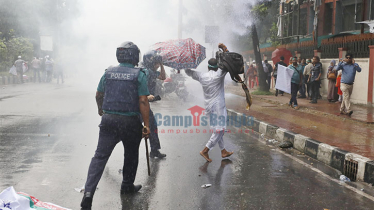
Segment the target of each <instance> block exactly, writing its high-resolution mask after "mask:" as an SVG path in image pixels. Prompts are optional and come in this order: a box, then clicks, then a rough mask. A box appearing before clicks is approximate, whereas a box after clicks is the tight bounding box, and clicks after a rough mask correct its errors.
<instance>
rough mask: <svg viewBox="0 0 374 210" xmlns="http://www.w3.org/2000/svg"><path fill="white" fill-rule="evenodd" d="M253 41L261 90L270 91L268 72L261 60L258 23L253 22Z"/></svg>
mask: <svg viewBox="0 0 374 210" xmlns="http://www.w3.org/2000/svg"><path fill="white" fill-rule="evenodd" d="M251 34H252V42H253V51H254V54H255V60H256V67H257V73H258V77H259V80H260V81H259V83H260V84H259V85H260V90H261V91H269V86H268V85H267V84H266V77H267V74H266V73H265V71H264V68H263V66H262V61H261V52H260V42H259V40H258V35H257V29H256V25H255V24H254V23H253V24H252V26H251Z"/></svg>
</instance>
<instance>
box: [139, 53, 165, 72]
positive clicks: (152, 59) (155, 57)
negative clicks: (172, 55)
mask: <svg viewBox="0 0 374 210" xmlns="http://www.w3.org/2000/svg"><path fill="white" fill-rule="evenodd" d="M158 63H162V56H161V55H160V54H159V53H158V52H157V51H155V50H150V51H148V52H146V53H144V55H143V64H144V67H145V68H147V69H150V70H155V69H154V66H155V64H158Z"/></svg>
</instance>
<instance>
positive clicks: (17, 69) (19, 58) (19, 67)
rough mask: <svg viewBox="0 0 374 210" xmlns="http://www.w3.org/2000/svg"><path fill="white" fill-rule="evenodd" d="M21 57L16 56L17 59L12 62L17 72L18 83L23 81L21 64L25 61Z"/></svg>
mask: <svg viewBox="0 0 374 210" xmlns="http://www.w3.org/2000/svg"><path fill="white" fill-rule="evenodd" d="M21 58H22V57H21V56H18V59H17V60H16V61H15V62H14V66H15V67H16V71H17V74H18V75H19V83H23V65H24V63H25V61H24V60H22V59H21Z"/></svg>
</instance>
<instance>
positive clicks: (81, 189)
mask: <svg viewBox="0 0 374 210" xmlns="http://www.w3.org/2000/svg"><path fill="white" fill-rule="evenodd" d="M98 189H99V188H98V187H96V190H98ZM74 190H75V191H77V192H79V193H82V192H84V185H83V186H82V187H80V188H78V187H77V188H74Z"/></svg>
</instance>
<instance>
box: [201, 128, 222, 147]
mask: <svg viewBox="0 0 374 210" xmlns="http://www.w3.org/2000/svg"><path fill="white" fill-rule="evenodd" d="M224 134H225V131H224V130H216V131H214V133H212V136H211V137H210V139H209V141H208V143H207V144H206V145H205V146H206V147H208V149H209V150H211V149H212V148H213V147H214V146H215V145H216V144H217V142H218V146H219V148H220V149H221V150H223V149H225V144H224V143H223V135H224Z"/></svg>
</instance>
